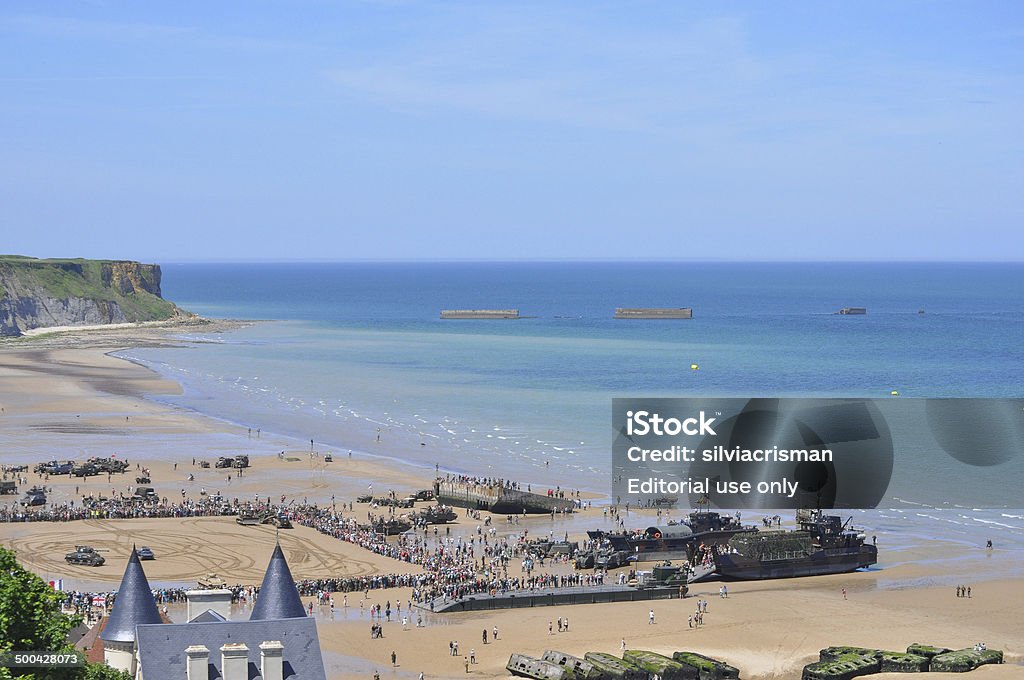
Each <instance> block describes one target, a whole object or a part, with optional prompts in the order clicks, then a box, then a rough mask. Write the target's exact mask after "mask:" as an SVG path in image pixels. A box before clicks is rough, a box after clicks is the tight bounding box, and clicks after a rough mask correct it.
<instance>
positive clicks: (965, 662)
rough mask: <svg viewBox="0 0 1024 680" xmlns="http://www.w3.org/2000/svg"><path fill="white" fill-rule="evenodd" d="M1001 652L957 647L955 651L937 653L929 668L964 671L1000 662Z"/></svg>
mask: <svg viewBox="0 0 1024 680" xmlns="http://www.w3.org/2000/svg"><path fill="white" fill-rule="evenodd" d="M1002 662H1003V653H1002V652H1001V651H999V650H998V649H986V650H984V651H978V650H976V649H970V648H968V649H958V650H956V651H955V652H946V653H945V654H939V655H938V656H936V657H934V658H933V659H932V663H931V670H932V671H933V672H935V673H940V672H941V673H966V672H967V671H973V670H974V669H975V668H977V667H978V666H984V665H985V664H990V663H1002Z"/></svg>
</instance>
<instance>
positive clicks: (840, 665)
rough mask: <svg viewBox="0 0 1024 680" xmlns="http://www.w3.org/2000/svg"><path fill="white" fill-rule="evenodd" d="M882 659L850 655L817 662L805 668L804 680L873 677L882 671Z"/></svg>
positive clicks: (850, 679) (846, 679)
mask: <svg viewBox="0 0 1024 680" xmlns="http://www.w3.org/2000/svg"><path fill="white" fill-rule="evenodd" d="M869 651H875V650H869ZM880 657H881V654H879V655H878V656H877V657H875V656H867V655H864V654H853V653H850V654H846V655H843V656H840V657H839V658H836V659H833V660H831V661H816V662H815V663H810V664H807V665H806V666H804V672H803V675H802V680H853V678H859V677H861V676H862V675H873V674H874V673H878V672H879V671H881V670H882V660H881V658H880Z"/></svg>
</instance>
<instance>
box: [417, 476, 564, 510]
mask: <svg viewBox="0 0 1024 680" xmlns="http://www.w3.org/2000/svg"><path fill="white" fill-rule="evenodd" d="M434 498H436V499H437V501H438V502H439V503H445V504H447V505H454V506H457V507H460V508H471V509H473V510H486V511H488V512H493V513H496V514H499V515H519V514H523V513H526V514H528V515H543V514H548V513H551V512H571V511H572V509H573V508H574V507H575V505H576V504H575V502H574V501H573V500H572V499H571V498H563V497H560V496H559V494H557V493H556V492H555V491H553V490H549V492H548V494H546V495H545V494H539V493H531V492H529V491H521V490H519V489H518V488H514V487H512V486H510V485H509V484H507V483H505V484H503V483H500V482H494V483H491V484H484V483H474V482H462V481H456V480H449V479H441V478H439V479H437V480H435V481H434Z"/></svg>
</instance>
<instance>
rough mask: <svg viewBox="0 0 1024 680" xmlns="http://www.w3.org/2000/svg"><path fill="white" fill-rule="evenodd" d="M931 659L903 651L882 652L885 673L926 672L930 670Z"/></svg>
mask: <svg viewBox="0 0 1024 680" xmlns="http://www.w3.org/2000/svg"><path fill="white" fill-rule="evenodd" d="M928 663H929V659H928V658H927V657H924V656H918V655H917V654H903V653H901V652H882V672H883V673H925V672H927V671H928Z"/></svg>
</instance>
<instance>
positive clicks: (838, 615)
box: [0, 325, 1024, 680]
mask: <svg viewBox="0 0 1024 680" xmlns="http://www.w3.org/2000/svg"><path fill="white" fill-rule="evenodd" d="M216 330H217V329H216V328H214V329H213V330H212V331H211V329H207V331H208V332H216ZM223 330H230V325H228V326H225V327H224V329H223ZM173 332H174V329H170V330H169V329H165V328H159V327H137V326H132V327H127V328H118V329H112V328H111V329H100V330H90V331H72V332H69V333H59V334H46V335H43V336H41V337H37V338H34V339H32V340H21V341H15V342H10V341H8V342H4V343H0V408H2V409H3V411H2V413H0V433H2V435H3V442H4V450H3V452H2V454H0V463H2V464H4V465H11V464H28V465H29V466H30V469H31V465H33V464H34V463H37V462H41V461H46V460H52V459H77V460H84V459H85V458H88V457H90V456H110V455H117V456H118V457H120V458H123V459H127V460H128V461H129V463H130V468H129V471H128V472H127V473H125V474H123V475H113V476H112V477H110V478H109V479H108V477H107V476H106V475H101V476H99V477H92V478H88V479H80V478H73V479H72V478H68V477H61V478H51V479H43V478H41V477H40V476H38V475H35V474H34V473H31V472H29V473H27V474H26V473H23V476H27V485H28V486H31V485H33V484H42V485H45V486H47V487H48V488H51V489H52V493H51V494H50V500H51V502H53V503H64V502H67V501H72V500H74V501H76V502H78V501H79V500H80V498H81V496H82V495H84V494H96V495H105V494H117V493H125V492H128V491H129V490H130V489H131V488H132V487H133V486H134V485H135V484H136V482H135V477H136V467H137V468H138V472H139V473H141V470H142V468H147V469H148V470H149V473H150V477H151V479H152V482H151V483H150V484H149V486H153V487H154V488H155V489H156V491H157V493H158V494H159V495H160V496H161V497H166V498H169V499H171V500H175V499H180V498H181V497H182V496H183V495H184V496H186V497H189V498H200V497H202V496H203V495H204V492H205V494H211V493H215V492H220V493H221V494H223V495H225V496H227V497H238V498H240V499H244V500H248V499H252V498H268V497H271V496H273V497H274V500H275V502H276V501H278V500H280V497H281V496H284V497H285V499H286V502H287V500H295V501H298V502H311V503H312V502H315V503H320V504H329V503H332V502H336V503H337V504H342V503H348V502H351V501H353V500H354V499H355V497H356V496H357V495H359V494H362V493H366V491H367V490H368V489H369V488H372V489H373V491H374V492H375V493H376V494H378V495H380V494H383V493H384V492H386V491H387V490H389V489H394V490H395V491H396V492H397V493H400V494H402V495H404V494H407V493H409V492H412V491H415V490H417V489H422V488H427V487H428V486H429V484H430V481H431V480H430V478H429V477H430V475H429V474H428V473H429V471H424V470H423V469H422V468H416V467H413V466H406V465H401V464H400V463H396V462H393V461H388V460H386V459H382V458H379V457H376V456H370V455H366V454H364V453H363V452H362V451H359V450H356V451H354V452H353V454H352V456H351V457H349V455H348V452H347V451H333V452H331V453H333V454H334V462H331V463H326V462H324V458H323V456H324V455H325V454H326V453H328V452H327V451H321V450H318V449H317V447H316V446H314V447H313V449H314V450H313V451H312V452H311V451H310V448H309V446H308V444H305V445H304V444H303V443H301V442H297V441H295V440H294V439H290V438H287V437H283V436H279V435H277V434H275V433H271V432H266V431H262V430H259V429H258V423H257V424H254V428H255V429H253V428H250V427H249V426H241V425H238V424H232V423H227V422H224V421H219V420H215V419H212V418H208V417H205V416H202V415H200V414H197V413H195V412H191V411H187V410H185V409H179V408H175V407H172V406H167V405H164V404H161V403H159V402H157V401H154V400H151V399H147V398H145V396H146V395H172V394H175V393H176V392H177V391H178V390H180V389H181V388H180V386H178V385H177V384H176V383H174V382H172V381H168V380H164V379H162V378H160V377H159V376H158V375H156V374H154V373H153V372H152V371H150V370H149V369H147V368H144V367H142V366H138V365H135V364H133V363H131V362H128V361H125V360H122V359H118V358H115V357H111V356H109V353H110V352H111V351H113V350H116V349H118V348H126V347H133V346H138V345H140V344H146V343H173V342H175V340H174V339H173V337H170V336H171V335H172V334H173ZM240 453H245V454H247V455H249V456H251V458H252V467H251V468H250V469H249V470H247V471H246V472H245V473H244V475H243V476H242V477H231V476H230V475H229V474H228V473H226V472H225V471H223V470H218V469H215V468H213V467H212V466H211V467H210V468H209V469H204V468H201V467H200V466H199V465H198V463H199V461H202V460H207V461H215V460H216V459H217V457H219V456H225V455H234V454H240ZM188 475H193V476H194V479H193V480H192V481H189V480H188ZM16 500H17V497H14V496H5V497H0V504H4V505H8V504H11V503H13V502H15V501H16ZM362 507H363V508H365V506H362ZM361 511H362V509H361V507H360V506H359V505H356V506H355V509H354V513H355V514H358V513H359V512H361ZM634 514H636V513H634ZM633 519H634V520H635V522H636V524H640V523H641V518H640V517H635V518H633ZM643 519H644V520H646V519H649V518H643ZM494 520H495V526H496V527H498V529H499V535H502V534H508V533H511V532H512V531H513V530H518V531H521V530H522V529H529V530H530V535H531V536H537V535H546V534H547V533H548V532H553V533H557V534H559V535H560V534H562V533H563V532H567V533H569V534H570V537H571V538H574V539H578V538H580V537H582V535H583V531H584V530H585V528H586V527H587V526H591V527H597V526H601V523H602V514H601V511H600V510H599V509H592V510H590V511H588V512H585V513H582V514H581V516H578V517H575V518H573V519H571V520H569V521H563V520H561V519H556V520H554V521H552V519H551V518H550V517H546V516H545V517H540V518H530V519H527V520H524V521H523V523H522V524H521V525H520V526H518V527H514V528H510V527H507V526H506V525H505V523H504V518H503V517H501V518H497V517H496V518H494ZM478 525H479V522H478V521H476V520H472V519H468V518H467V517H465V515H464V512H463V511H460V518H459V520H458V522H457V523H455V524H453V525H452V533H453V535H455V536H459V535H468V534H469V533H471V532H475V531H476V528H477V526H478ZM278 535H279V540H280V542H281V545H282V547H283V548H284V550H285V553H286V555H287V557H288V560H289V563H290V565H291V569H292V571H293V573H294V575H295V577H296V578H317V577H326V576H355V575H364V574H373V573H409V572H417V571H419V568H418V567H416V566H413V565H409V564H406V563H403V562H399V561H396V560H392V559H389V558H387V557H382V556H379V555H375V554H373V553H371V552H369V551H367V550H364V549H362V548H359V547H357V546H355V545H352V544H349V543H345V542H342V541H339V540H336V539H333V538H331V537H328V536H325V535H322V534H319V533H317V532H316V531H314V530H312V529H308V528H305V527H296V528H294V529H291V530H285V531H281V532H280V533H279V534H277V532H275V530H274V529H273V528H272V527H270V526H257V527H243V526H239V525H238V524H236V522H235V521H234V518H232V517H208V518H207V517H203V518H183V519H134V520H85V521H76V522H69V523H10V524H0V545H3V546H4V547H8V548H12V549H14V550H16V551H17V552H18V556H19V559H21V560H22V561H23V562H24V563H25V564H26V565H27V566H28V567H29V568H31V569H33V570H34V571H36V573H38V574H39V575H40V576H43V577H44V578H47V579H53V578H64V579H65V584H66V586H68V587H77V588H83V589H98V590H102V589H110V588H113V587H114V586H115V585H116V583H117V581H118V580H119V578H120V576H121V573H122V571H123V569H124V561H125V558H126V557H127V555H128V552H129V551H130V549H131V546H132V544H138V545H148V546H149V547H151V548H152V549H153V550H154V552H155V553H156V554H157V559H156V560H154V561H151V562H147V563H146V564H145V569H146V572H147V575H148V577H149V579H150V580H151V582H153V583H154V584H168V585H170V584H191V583H194V582H195V580H196V579H197V578H198V577H200V576H202V575H204V574H206V573H208V572H216V573H218V574H220V575H221V576H223V577H224V578H225V579H226V580H228V582H229V583H242V584H256V583H259V580H260V579H261V578H262V574H263V570H264V568H265V566H266V561H267V559H268V558H269V555H270V552H271V551H272V549H273V545H274V541H275V540H278ZM884 540H885V537H884V536H883V537H880V550H881V549H883V548H882V547H881V546H882V545H884ZM79 543H86V544H89V545H92V546H93V547H95V548H97V549H100V550H103V551H106V552H105V553H104V554H105V555H106V557H107V563H106V564H105V565H104V566H102V567H99V568H89V567H76V566H70V565H67V564H66V563H65V562H64V560H63V555H64V553H65V552H68V551H69V550H71V549H72V548H73V547H74V545H75V544H79ZM957 550H959V551H962V552H963V558H964V560H963V565H964V566H963V571H962V574H949V573H945V574H943V573H940V572H941V570H936V569H935V568H934V567H933V566H931V565H930V563H929V562H930V561H929V559H928V556H929V555H930V554H936V553H940V552H941V553H942V554H944V555H947V556H948V554H949V551H957ZM1015 559H1016V558H1015V557H1014V556H1013V555H1003V554H1000V553H999V552H998V551H996V552H995V553H993V554H991V555H988V556H985V558H984V559H982V558H980V557H979V556H978V552H977V549H976V548H974V547H969V546H957V545H952V544H946V543H943V542H942V541H941V538H935V539H930V540H928V541H924V542H923V544H922V546H921V547H919V548H917V549H915V551H912V552H910V553H908V554H905V555H902V556H901V557H900V559H897V560H892V559H890V560H889V561H890V563H892V564H893V565H894V566H891V567H889V568H886V569H884V570H877V571H868V572H858V573H853V574H846V575H838V576H826V577H813V578H802V579H790V580H784V581H765V582H757V583H735V584H730V585H729V597H728V599H722V598H720V597H719V592H718V586H719V584H717V583H708V584H698V585H696V586H695V587H694V588H692V590H691V593H690V597H688V598H686V599H684V600H665V601H656V602H655V603H654V605H653V607H654V610H655V614H656V623H655V624H654V625H650V624H649V623H648V610H649V608H650V606H649V605H648V604H647V603H640V602H638V603H627V604H600V605H583V606H576V607H540V608H535V609H530V610H525V611H524V610H515V611H498V612H476V613H465V614H448V615H426V616H425V626H424V627H422V628H417V627H415V626H409V628H410V629H409V630H403V629H402V625H401V623H400V622H398V621H397V620H393V621H392V622H390V623H385V624H384V625H385V628H384V638H383V639H380V640H370V635H369V626H370V619H369V614H368V613H367V610H368V606H367V604H368V603H365V602H363V603H362V604H363V606H362V607H360V603H361V601H362V600H363V594H362V593H353V594H350V596H349V598H348V606H347V607H344V606H343V605H342V599H341V597H340V596H338V597H336V598H335V599H336V606H335V609H334V611H333V612H332V611H331V610H330V608H328V607H318V608H316V610H315V612H316V616H317V618H318V628H319V634H320V640H321V644H322V647H323V650H324V659H325V662H326V664H327V667H328V677H330V678H332V679H336V680H348V679H349V678H353V679H354V678H368V677H370V676H372V674H373V672H374V671H375V670H378V671H380V672H381V674H382V677H385V678H387V677H394V678H415V677H416V676H417V675H418V673H419V672H420V671H423V672H424V673H425V675H426V677H427V678H452V677H463V676H465V675H466V672H465V668H464V665H463V659H462V656H459V657H453V656H451V655H449V653H448V650H449V642H450V641H452V640H458V641H459V646H460V654H461V655H465V654H468V653H469V651H470V650H471V649H474V650H475V653H476V657H477V659H478V662H479V663H477V664H476V665H473V666H471V667H470V672H471V674H472V675H474V676H477V677H487V678H492V677H505V676H506V672H505V670H504V666H505V663H506V661H507V660H508V656H509V654H510V653H512V652H521V653H525V654H529V655H531V656H539V655H540V654H541V653H542V652H543V651H544V650H545V649H558V650H561V651H564V652H568V653H572V654H577V655H582V654H583V653H584V652H586V651H605V652H611V653H617V652H618V651H619V648H620V646H621V643H622V640H623V639H624V640H625V643H626V646H627V648H631V649H649V650H653V651H660V652H665V653H669V654H671V652H672V651H675V650H678V649H688V650H693V651H698V652H700V653H703V654H708V655H711V656H716V657H719V658H722V659H724V660H727V661H728V662H729V663H731V664H733V665H735V666H738V667H739V668H740V669H741V671H742V675H741V677H743V678H747V679H753V680H757V679H762V680H769V679H776V680H790V679H794V678H798V677H799V674H800V669H801V668H802V666H803V665H804V664H805V663H808V662H810V661H812V660H814V659H816V657H817V650H818V649H820V648H822V647H826V646H829V645H838V644H843V645H859V646H869V647H880V648H886V649H895V650H900V649H902V648H905V647H906V646H907V645H908V644H911V643H913V642H923V643H930V644H937V645H944V646H949V647H954V648H961V647H967V646H970V645H973V644H974V643H975V642H978V641H984V642H986V643H987V645H988V646H989V647H990V648H995V649H1002V650H1004V651H1005V652H1006V654H1007V656H1006V659H1007V663H1006V664H1005V665H1003V666H1001V667H986V668H983V669H980V670H979V671H976V672H975V673H972V674H971V675H969V676H967V677H977V678H982V679H983V680H984V679H987V678H1019V677H1024V667H1022V666H1021V665H1020V664H1021V663H1022V661H1024V621H1022V619H1021V617H1020V612H1019V604H1018V603H1019V602H1021V601H1024V580H1021V579H1020V578H1017V577H1014V578H1006V577H1005V574H1006V573H1008V572H1009V573H1013V571H1014V569H1019V568H1020V565H1019V564H1013V563H1012V561H1013V560H1015ZM518 569H519V565H518V564H513V565H511V566H510V571H513V570H516V571H518ZM557 570H559V571H563V572H567V571H569V567H568V566H567V565H565V566H559V567H557ZM961 577H962V580H963V581H964V582H970V583H971V584H972V586H973V592H972V597H971V598H969V599H968V598H957V597H955V595H954V591H953V588H952V587H947V586H945V585H936V580H937V579H938V580H940V581H941V579H942V578H954V579H958V578H961ZM844 588H845V589H846V591H847V597H846V599H844V597H843V595H842V590H843V589H844ZM409 597H410V592H409V590H408V589H390V590H378V591H370V592H369V598H370V600H371V602H374V603H375V602H378V601H382V600H391V601H401V602H403V603H405V602H406V601H407V600H408V599H409ZM698 599H705V600H708V602H709V607H708V614H707V615H706V617H705V621H706V622H705V625H704V626H703V627H701V628H698V629H691V628H689V627H688V625H687V616H688V615H689V614H690V613H692V612H693V611H694V609H695V608H696V601H697V600H698ZM404 607H405V605H404V604H403V609H404ZM180 615H181V612H179V611H175V612H172V616H180ZM558 617H563V618H568V619H569V621H570V627H569V630H568V631H567V632H562V633H557V632H556V633H555V634H549V633H548V624H549V622H550V621H554V620H556V619H557V618H558ZM494 627H497V628H498V629H499V631H500V633H499V637H498V639H497V640H489V642H488V644H486V645H484V644H483V641H482V631H483V630H485V629H486V630H488V631H491V630H492V629H493V628H494ZM392 651H395V652H396V654H397V658H398V667H396V668H392V667H391V662H390V655H391V652H392ZM874 677H885V676H874ZM930 677H931V676H930ZM934 677H941V676H939V675H935V676H934Z"/></svg>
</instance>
